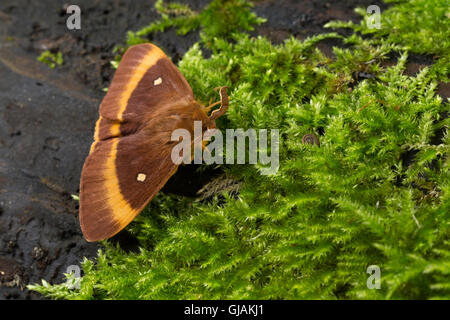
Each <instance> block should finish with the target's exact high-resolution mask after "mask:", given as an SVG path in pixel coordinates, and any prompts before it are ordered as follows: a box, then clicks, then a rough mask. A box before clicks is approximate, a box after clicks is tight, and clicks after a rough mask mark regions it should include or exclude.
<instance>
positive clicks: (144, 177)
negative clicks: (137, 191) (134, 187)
mask: <svg viewBox="0 0 450 320" xmlns="http://www.w3.org/2000/svg"><path fill="white" fill-rule="evenodd" d="M145 179H147V175H146V174H145V173H139V174H138V175H137V178H136V180H137V181H139V182H144V181H145Z"/></svg>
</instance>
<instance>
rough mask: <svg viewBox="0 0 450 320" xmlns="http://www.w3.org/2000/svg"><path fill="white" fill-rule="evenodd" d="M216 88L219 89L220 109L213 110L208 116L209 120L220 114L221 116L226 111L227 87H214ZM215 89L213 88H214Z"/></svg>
mask: <svg viewBox="0 0 450 320" xmlns="http://www.w3.org/2000/svg"><path fill="white" fill-rule="evenodd" d="M216 89H220V91H219V93H220V104H221V106H220V109H218V110H214V111H213V112H212V113H211V115H210V116H209V119H210V120H215V119H217V118H219V117H221V116H223V115H224V114H225V112H227V110H228V102H229V100H228V94H227V89H228V87H220V88H216ZM216 89H215V90H216Z"/></svg>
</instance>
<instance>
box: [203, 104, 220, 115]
mask: <svg viewBox="0 0 450 320" xmlns="http://www.w3.org/2000/svg"><path fill="white" fill-rule="evenodd" d="M218 104H221V101H217V102H214V103H213V104H211V101H210V102H209V106H207V107H206V112H207V113H208V112H209V111H211V109H212V108H214V107H215V106H217V105H218Z"/></svg>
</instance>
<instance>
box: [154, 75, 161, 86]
mask: <svg viewBox="0 0 450 320" xmlns="http://www.w3.org/2000/svg"><path fill="white" fill-rule="evenodd" d="M161 83H162V78H161V77H159V78H158V79H156V80H155V81H153V84H154V85H155V86H159V85H160V84H161Z"/></svg>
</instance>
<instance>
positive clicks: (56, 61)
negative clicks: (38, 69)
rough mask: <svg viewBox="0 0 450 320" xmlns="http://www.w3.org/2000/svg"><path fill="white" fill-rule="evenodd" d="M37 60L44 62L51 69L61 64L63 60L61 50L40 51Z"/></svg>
mask: <svg viewBox="0 0 450 320" xmlns="http://www.w3.org/2000/svg"><path fill="white" fill-rule="evenodd" d="M37 60H38V61H40V62H42V63H45V64H46V65H48V66H49V67H50V68H52V69H54V68H55V67H56V66H60V65H62V64H63V62H64V60H63V56H62V53H61V52H56V53H52V52H50V51H49V50H46V51H44V52H42V53H41V55H40V56H39V57H38V58H37Z"/></svg>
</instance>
